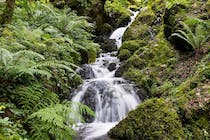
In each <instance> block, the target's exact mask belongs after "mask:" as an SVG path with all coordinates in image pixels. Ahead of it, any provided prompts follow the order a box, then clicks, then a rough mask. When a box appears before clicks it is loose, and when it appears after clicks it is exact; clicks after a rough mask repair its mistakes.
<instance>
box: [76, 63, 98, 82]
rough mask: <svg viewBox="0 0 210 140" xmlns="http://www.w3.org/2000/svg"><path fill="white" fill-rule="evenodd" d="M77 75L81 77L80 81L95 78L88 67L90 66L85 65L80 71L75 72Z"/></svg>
mask: <svg viewBox="0 0 210 140" xmlns="http://www.w3.org/2000/svg"><path fill="white" fill-rule="evenodd" d="M77 74H79V75H80V76H81V77H82V79H92V78H95V74H94V72H93V69H92V68H91V67H90V65H87V64H85V65H83V66H82V67H81V69H79V70H78V71H77Z"/></svg>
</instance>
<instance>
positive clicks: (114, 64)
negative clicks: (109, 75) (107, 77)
mask: <svg viewBox="0 0 210 140" xmlns="http://www.w3.org/2000/svg"><path fill="white" fill-rule="evenodd" d="M116 66H117V65H116V63H110V64H109V66H108V70H109V71H113V70H115V69H116Z"/></svg>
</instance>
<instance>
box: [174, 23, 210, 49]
mask: <svg viewBox="0 0 210 140" xmlns="http://www.w3.org/2000/svg"><path fill="white" fill-rule="evenodd" d="M180 24H181V25H182V26H183V28H184V30H177V31H176V32H175V33H173V34H172V35H171V38H172V37H179V38H181V39H182V40H185V41H186V42H187V43H188V44H190V45H191V46H192V47H193V48H194V49H196V48H199V47H201V46H202V45H203V44H204V43H205V42H206V41H207V40H208V38H209V37H210V35H209V32H208V30H207V28H206V27H204V26H203V24H201V23H197V24H196V27H195V31H194V32H193V31H192V29H191V28H190V27H189V26H188V25H187V24H186V23H184V22H180ZM206 30H207V31H206Z"/></svg>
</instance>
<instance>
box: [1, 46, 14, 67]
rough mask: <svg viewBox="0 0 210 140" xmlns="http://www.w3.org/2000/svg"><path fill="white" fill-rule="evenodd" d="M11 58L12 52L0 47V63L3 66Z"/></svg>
mask: <svg viewBox="0 0 210 140" xmlns="http://www.w3.org/2000/svg"><path fill="white" fill-rule="evenodd" d="M12 59H13V57H12V54H11V53H10V52H9V51H8V50H7V49H4V48H0V64H1V63H2V64H3V65H4V66H6V65H7V64H8V63H10V62H11V61H12Z"/></svg>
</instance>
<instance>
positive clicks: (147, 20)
mask: <svg viewBox="0 0 210 140" xmlns="http://www.w3.org/2000/svg"><path fill="white" fill-rule="evenodd" d="M156 18H157V17H156V15H155V13H154V12H153V10H152V9H151V8H149V7H145V8H144V9H143V10H141V13H140V14H139V15H138V16H137V19H136V22H141V24H146V25H152V23H153V22H154V21H155V20H156Z"/></svg>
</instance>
